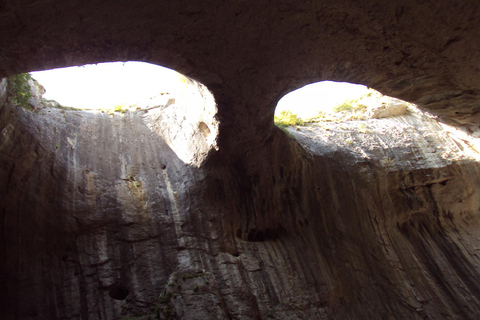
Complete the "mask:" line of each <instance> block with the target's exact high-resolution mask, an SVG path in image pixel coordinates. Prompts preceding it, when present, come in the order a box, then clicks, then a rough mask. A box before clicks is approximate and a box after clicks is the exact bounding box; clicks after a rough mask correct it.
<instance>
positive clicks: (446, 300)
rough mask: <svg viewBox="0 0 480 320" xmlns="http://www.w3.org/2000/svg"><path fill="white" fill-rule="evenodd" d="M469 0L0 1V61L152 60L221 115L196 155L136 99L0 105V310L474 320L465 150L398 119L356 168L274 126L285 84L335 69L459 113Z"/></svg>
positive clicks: (470, 125) (16, 315) (467, 92)
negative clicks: (186, 152) (127, 104)
mask: <svg viewBox="0 0 480 320" xmlns="http://www.w3.org/2000/svg"><path fill="white" fill-rule="evenodd" d="M478 6H479V4H478V3H477V2H473V1H469V2H463V3H457V2H455V3H453V2H452V1H435V2H434V3H433V2H428V1H425V2H423V3H419V2H418V1H402V2H399V1H389V2H388V3H386V2H379V1H370V2H368V3H365V2H358V1H347V0H340V1H334V2H331V1H317V2H309V1H304V2H298V1H295V2H292V1H279V2H276V3H274V4H273V3H270V2H266V1H255V2H249V3H240V2H235V3H234V2H228V1H227V2H223V3H221V4H220V3H218V2H215V3H213V2H212V3H210V2H202V3H201V4H200V3H198V4H195V3H192V2H191V1H170V2H158V1H144V2H134V1H123V0H120V1H115V2H109V1H104V2H101V3H99V2H89V1H55V0H51V1H33V0H31V1H29V0H26V1H7V2H3V3H2V4H1V5H0V9H1V10H0V30H2V32H1V33H0V76H7V75H13V74H15V73H19V72H25V71H33V70H40V69H48V68H52V67H61V66H69V65H80V64H84V63H89V62H103V61H115V60H120V61H124V60H141V61H147V62H153V63H158V64H160V65H163V66H167V67H171V68H173V69H176V70H178V71H180V72H182V73H183V74H186V75H188V76H191V77H192V78H194V79H196V80H199V81H201V82H202V83H203V84H205V85H207V86H208V88H209V89H210V90H211V91H212V92H213V94H214V97H215V99H216V102H217V109H218V112H217V119H218V120H219V121H220V123H219V127H218V132H219V134H218V139H217V146H218V147H219V149H218V151H217V152H213V153H212V154H209V155H210V157H209V158H208V159H207V160H206V161H205V162H204V161H200V162H201V163H202V165H201V166H199V167H195V166H191V165H188V164H186V163H185V162H184V161H182V157H179V156H177V155H176V153H175V152H174V151H173V150H172V149H173V148H171V147H169V145H168V143H167V142H166V141H165V137H164V136H162V135H159V134H158V132H155V131H154V130H153V131H152V130H151V127H149V126H148V125H147V123H146V119H145V118H144V117H142V116H141V115H140V113H138V114H135V113H126V114H113V115H108V114H101V113H92V112H78V111H69V110H61V109H57V108H44V109H41V110H39V111H38V113H32V112H30V111H27V110H24V109H19V108H15V107H14V106H12V105H9V104H4V103H2V105H1V107H0V239H1V243H0V256H1V257H4V259H3V260H2V262H1V263H0V287H1V288H2V290H1V293H0V294H1V299H0V310H1V313H2V317H3V318H6V319H32V318H33V319H35V318H37V319H117V318H120V319H121V318H122V317H139V318H147V317H148V316H152V317H154V318H155V317H158V318H162V317H163V318H166V317H167V314H168V315H169V316H170V317H174V318H175V317H176V318H181V317H183V318H188V317H191V318H193V317H195V316H196V314H198V317H199V318H206V319H211V318H221V317H225V316H226V317H227V318H231V319H267V318H270V317H274V318H278V319H322V318H323V319H392V318H393V319H478V310H479V307H480V301H479V300H480V287H479V285H478V281H477V279H479V270H478V263H479V261H478V256H477V250H478V245H479V244H478V239H479V236H480V235H479V234H478V233H479V232H478V230H479V228H478V210H479V209H478V208H479V196H478V186H479V181H478V177H479V172H478V171H479V165H478V162H477V161H476V160H473V159H468V158H465V159H463V158H459V159H457V160H456V161H449V160H448V158H447V159H445V158H444V157H443V156H442V153H441V152H434V149H435V148H436V147H434V143H436V141H447V142H448V145H449V146H450V145H453V144H454V143H455V142H452V141H451V137H450V138H448V137H444V136H441V135H440V136H439V135H438V133H436V132H435V130H434V131H432V132H431V133H429V134H430V135H431V136H430V137H428V136H421V137H419V135H420V134H418V133H419V132H420V131H421V129H416V130H417V131H416V133H415V132H412V136H411V138H409V139H408V141H403V142H402V140H403V139H405V136H408V135H409V132H408V130H407V128H406V127H405V128H404V130H403V129H402V130H396V131H395V130H394V132H396V133H397V134H398V135H397V136H396V137H397V138H396V140H394V139H391V140H388V139H387V140H386V141H383V142H382V144H381V147H379V148H377V149H375V148H373V149H369V150H370V151H371V152H372V153H375V152H378V153H382V152H384V153H388V154H389V155H388V158H390V159H391V160H392V161H393V162H394V164H395V165H393V164H389V163H386V164H387V165H385V163H377V162H376V161H374V160H372V161H369V160H365V162H362V163H358V164H357V163H356V162H355V161H356V160H357V159H358V155H355V153H352V152H351V151H350V149H346V148H338V149H336V148H332V149H329V148H323V149H322V148H319V145H318V144H313V145H312V146H311V147H310V148H303V147H302V145H300V144H298V143H297V142H295V141H293V140H291V139H288V138H287V136H285V135H284V134H283V133H282V132H281V131H279V130H277V129H275V128H274V127H273V124H272V118H273V110H274V107H275V103H276V101H277V100H278V99H279V98H280V97H281V96H282V95H283V94H285V93H286V92H288V91H290V90H292V89H294V88H297V87H299V86H301V85H304V84H306V83H309V82H313V81H320V80H336V81H350V82H356V83H363V84H366V85H369V86H371V87H374V88H376V89H378V90H380V91H381V92H383V93H386V94H388V95H391V96H395V97H399V98H402V99H405V100H408V101H411V102H416V103H418V104H419V105H420V106H421V107H422V108H425V109H428V110H430V111H431V112H432V113H436V114H439V115H441V116H442V117H443V119H447V120H449V121H450V122H453V123H457V124H458V123H463V124H466V129H465V130H467V131H468V130H470V131H475V130H477V129H478V111H479V110H478V103H477V101H478V92H479V84H478V65H479V61H478V59H479V55H478V54H477V52H478V51H479V50H478V49H479V48H478V47H479V45H480V42H479V40H478V39H480V36H479V33H480V27H479V15H478V12H479V10H478ZM2 83H4V82H3V81H2ZM0 97H2V98H0V101H2V102H3V101H5V99H4V98H3V97H4V91H3V90H0ZM409 121H413V120H412V119H410V120H407V118H405V119H404V120H402V121H397V122H396V124H397V125H398V126H399V127H400V128H403V127H402V126H403V125H406V124H408V123H410V124H411V123H413V122H409ZM205 124H206V125H207V126H209V124H208V123H206V122H205ZM397 129H398V128H397ZM198 130H199V131H197V127H196V128H195V130H194V132H196V133H198V132H200V133H203V134H205V132H208V131H206V128H205V127H203V126H200V125H199V126H198ZM422 130H423V129H422ZM414 131H415V130H414ZM200 133H199V137H200ZM413 133H415V134H413ZM308 134H310V133H308ZM300 135H305V136H306V135H307V134H306V133H303V132H299V133H298V136H300ZM382 135H383V133H382V134H379V135H378V136H377V138H378V139H380V138H381V137H382ZM355 137H360V136H359V135H356V136H355ZM417 138H418V140H417ZM448 139H450V140H448ZM172 141H173V140H172ZM353 142H354V141H353V140H352V143H353ZM462 145H463V144H462V142H461V143H459V144H458V146H459V147H460V146H462ZM210 146H213V145H210ZM319 150H320V151H321V152H320V151H319ZM322 150H323V151H322ZM363 151H365V150H363ZM367 151H368V150H367ZM390 155H391V156H390ZM409 155H410V156H412V157H414V159H415V161H417V160H418V159H424V160H425V161H424V162H419V163H418V164H416V163H415V161H411V163H410V162H409V158H408V157H409ZM187 158H188V157H187ZM372 158H373V157H372ZM427 159H428V161H426V160H427ZM400 160H401V161H400ZM353 163H355V165H352V164H353ZM432 163H435V165H433V166H432V165H431V164H432ZM399 164H403V165H402V166H399ZM397 166H398V167H397ZM199 273H201V274H205V276H203V275H202V276H198V277H193V278H190V276H191V275H195V274H199ZM182 275H185V276H186V277H187V276H188V278H186V279H185V280H186V281H185V283H183V282H180V281H179V284H180V287H178V286H176V287H175V286H174V287H173V288H172V287H171V286H169V284H170V283H171V281H172V280H173V279H174V277H175V279H177V277H181V276H182ZM204 280H205V281H204ZM206 280H208V282H209V283H208V284H207V283H206ZM195 286H198V288H197V289H196V290H197V291H195ZM197 292H198V294H197ZM168 293H171V295H170V296H169V298H168V299H163V300H159V297H160V298H161V297H162V296H163V297H165V294H168ZM173 294H176V297H173ZM162 301H165V303H163V302H162ZM168 307H169V309H168ZM167 310H170V311H167Z"/></svg>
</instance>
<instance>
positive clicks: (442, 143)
mask: <svg viewBox="0 0 480 320" xmlns="http://www.w3.org/2000/svg"><path fill="white" fill-rule="evenodd" d="M274 123H275V125H276V126H277V127H278V128H280V129H282V130H283V131H284V132H285V133H286V134H287V135H288V136H289V137H291V138H294V139H295V140H297V141H298V142H300V143H301V144H302V145H304V147H306V148H307V149H310V151H312V152H313V153H316V154H324V155H332V154H336V153H337V152H341V153H343V154H349V155H351V156H352V157H351V158H352V159H350V160H347V163H349V164H355V163H376V164H378V165H380V166H383V167H385V168H387V169H390V170H396V169H398V168H406V167H409V166H411V165H412V160H413V159H412V154H411V151H409V148H408V146H409V143H410V142H411V141H412V140H416V141H422V145H423V147H422V148H423V149H424V150H422V152H426V153H430V154H432V155H433V154H438V155H440V159H442V161H446V162H450V161H456V160H457V159H460V158H462V159H463V158H468V159H475V160H478V159H479V158H480V157H479V153H478V150H480V141H479V139H478V137H479V136H480V135H475V134H470V133H468V132H465V130H462V128H461V127H455V126H451V125H449V124H446V123H443V122H442V121H441V119H439V118H438V117H436V116H434V115H432V114H430V113H428V112H426V111H423V110H422V109H420V108H419V107H418V106H416V105H415V104H412V103H409V102H407V101H403V100H400V99H397V98H393V97H390V96H386V95H383V94H382V93H380V92H378V91H376V90H374V89H373V88H368V87H366V86H364V85H358V84H352V83H346V82H333V81H323V82H317V83H312V84H309V85H307V86H304V87H302V88H300V89H298V90H295V91H292V92H290V93H288V94H286V95H285V96H284V97H283V98H282V99H280V100H279V102H278V104H277V108H276V110H275V118H274ZM432 145H435V146H436V147H431V146H432ZM432 159H436V157H433V156H432ZM432 161H433V162H435V161H437V160H432ZM417 164H419V165H424V166H425V167H429V166H432V165H433V163H430V161H429V159H427V160H425V159H419V160H418V163H417Z"/></svg>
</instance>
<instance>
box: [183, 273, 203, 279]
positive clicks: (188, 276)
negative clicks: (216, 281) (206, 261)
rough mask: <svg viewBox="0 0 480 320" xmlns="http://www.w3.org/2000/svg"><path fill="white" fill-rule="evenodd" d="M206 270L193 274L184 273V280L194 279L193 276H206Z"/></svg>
mask: <svg viewBox="0 0 480 320" xmlns="http://www.w3.org/2000/svg"><path fill="white" fill-rule="evenodd" d="M206 275H207V274H206V273H205V272H199V273H193V274H183V275H182V280H187V279H193V278H199V277H206Z"/></svg>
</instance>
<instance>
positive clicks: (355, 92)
mask: <svg viewBox="0 0 480 320" xmlns="http://www.w3.org/2000/svg"><path fill="white" fill-rule="evenodd" d="M367 91H368V88H367V87H366V86H364V85H358V84H353V83H348V82H334V81H322V82H316V83H312V84H309V85H306V86H304V87H302V88H300V89H297V90H295V91H292V92H290V93H289V94H286V95H285V96H284V97H283V98H282V99H280V101H279V102H278V104H277V109H275V113H279V112H280V111H282V110H289V111H291V112H293V113H296V114H297V115H298V116H299V117H300V118H304V119H305V118H310V117H313V116H315V115H316V114H317V113H318V111H331V110H332V109H333V107H335V106H336V105H338V104H341V103H342V102H344V101H345V100H350V99H356V98H359V97H360V96H361V95H363V94H365V93H367Z"/></svg>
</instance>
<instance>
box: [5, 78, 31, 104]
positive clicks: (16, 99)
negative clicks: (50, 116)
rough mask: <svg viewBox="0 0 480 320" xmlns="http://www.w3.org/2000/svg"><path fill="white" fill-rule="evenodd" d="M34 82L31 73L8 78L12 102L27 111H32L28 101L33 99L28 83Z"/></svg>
mask: <svg viewBox="0 0 480 320" xmlns="http://www.w3.org/2000/svg"><path fill="white" fill-rule="evenodd" d="M29 80H32V76H31V75H30V74H29V73H21V74H17V75H14V76H12V77H10V78H8V80H7V81H8V86H9V90H11V93H10V94H11V96H10V100H11V102H13V103H14V104H16V105H19V106H21V107H23V108H25V109H28V110H32V108H31V107H30V105H29V103H28V100H30V98H31V97H32V93H31V92H30V85H29V84H28V81H29Z"/></svg>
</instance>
